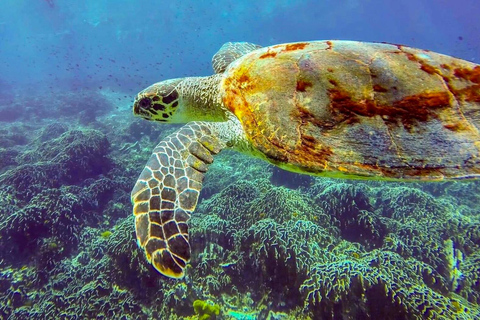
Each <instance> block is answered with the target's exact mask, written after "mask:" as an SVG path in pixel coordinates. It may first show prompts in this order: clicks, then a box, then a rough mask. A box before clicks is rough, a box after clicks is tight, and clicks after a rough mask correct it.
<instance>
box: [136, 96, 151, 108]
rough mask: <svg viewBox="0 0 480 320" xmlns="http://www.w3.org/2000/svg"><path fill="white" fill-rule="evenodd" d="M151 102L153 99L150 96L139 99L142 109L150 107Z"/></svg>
mask: <svg viewBox="0 0 480 320" xmlns="http://www.w3.org/2000/svg"><path fill="white" fill-rule="evenodd" d="M151 103H152V100H150V98H142V99H140V101H138V105H139V106H140V108H142V109H146V108H148V107H150V104H151Z"/></svg>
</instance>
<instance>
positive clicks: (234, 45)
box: [212, 42, 262, 73]
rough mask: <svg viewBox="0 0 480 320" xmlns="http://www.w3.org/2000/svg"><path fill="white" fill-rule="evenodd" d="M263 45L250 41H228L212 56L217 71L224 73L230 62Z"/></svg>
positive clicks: (214, 68)
mask: <svg viewBox="0 0 480 320" xmlns="http://www.w3.org/2000/svg"><path fill="white" fill-rule="evenodd" d="M261 47H262V46H259V45H258V44H254V43H250V42H226V43H224V44H223V46H222V47H221V48H220V49H219V50H218V51H217V53H215V55H214V56H213V58H212V66H213V70H214V71H215V73H223V72H224V71H225V70H226V69H227V67H228V66H229V64H230V63H232V62H233V61H235V60H237V59H238V58H240V57H241V56H243V55H245V54H247V53H249V52H252V51H253V50H257V49H260V48H261Z"/></svg>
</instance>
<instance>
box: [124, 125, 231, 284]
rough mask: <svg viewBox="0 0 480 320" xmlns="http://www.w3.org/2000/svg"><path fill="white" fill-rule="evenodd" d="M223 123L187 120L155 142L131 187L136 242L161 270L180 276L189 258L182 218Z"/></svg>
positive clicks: (189, 208)
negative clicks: (151, 152) (135, 181)
mask: <svg viewBox="0 0 480 320" xmlns="http://www.w3.org/2000/svg"><path fill="white" fill-rule="evenodd" d="M226 125H228V122H223V123H207V122H191V123H189V124H187V125H185V126H184V127H182V128H181V129H180V130H178V131H177V132H175V133H174V134H172V135H170V136H168V137H167V138H166V139H165V140H163V141H161V142H160V143H159V144H158V145H157V146H156V148H155V149H154V151H153V154H152V156H151V157H150V159H149V160H148V162H147V165H146V166H145V168H144V169H143V171H142V173H141V174H140V177H139V178H138V181H137V183H136V184H135V187H134V189H133V191H132V202H133V213H134V215H135V230H136V234H137V241H138V245H139V246H140V247H142V248H143V249H144V250H145V254H146V256H147V259H148V261H149V262H151V263H152V265H153V266H154V267H155V268H156V269H157V270H158V271H159V272H160V273H162V274H164V275H166V276H168V277H171V278H182V277H183V276H184V268H185V266H186V264H187V263H188V261H189V260H190V244H189V242H188V225H187V222H188V219H189V218H190V214H191V213H192V212H193V210H194V209H195V206H196V205H197V200H198V195H199V193H200V190H201V188H202V180H203V176H204V174H205V172H206V171H207V167H208V165H209V164H210V163H212V162H213V155H215V154H217V153H218V152H220V151H221V150H222V149H223V148H224V147H225V146H226V143H227V142H228V141H222V140H220V138H219V137H220V136H221V135H219V134H218V131H219V130H221V129H222V127H224V126H226Z"/></svg>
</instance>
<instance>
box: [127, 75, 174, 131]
mask: <svg viewBox="0 0 480 320" xmlns="http://www.w3.org/2000/svg"><path fill="white" fill-rule="evenodd" d="M180 82H182V79H172V80H165V81H162V82H158V83H155V84H153V85H151V86H150V87H148V88H146V89H144V90H143V91H141V92H140V93H139V94H138V95H137V97H136V98H135V102H134V103H133V113H134V114H135V115H136V116H139V117H142V118H144V119H146V120H153V121H160V122H170V123H174V122H182V121H179V120H180V119H177V118H178V117H175V113H176V112H177V110H178V109H179V107H180V104H181V101H180V100H181V97H180V94H179V92H178V84H179V83H180Z"/></svg>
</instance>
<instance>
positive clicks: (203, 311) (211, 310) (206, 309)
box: [193, 300, 220, 320]
mask: <svg viewBox="0 0 480 320" xmlns="http://www.w3.org/2000/svg"><path fill="white" fill-rule="evenodd" d="M193 310H194V311H195V313H196V314H197V315H198V319H199V320H207V319H216V316H218V315H219V314H220V306H219V305H218V304H214V303H211V302H209V301H203V300H195V301H194V302H193Z"/></svg>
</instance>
